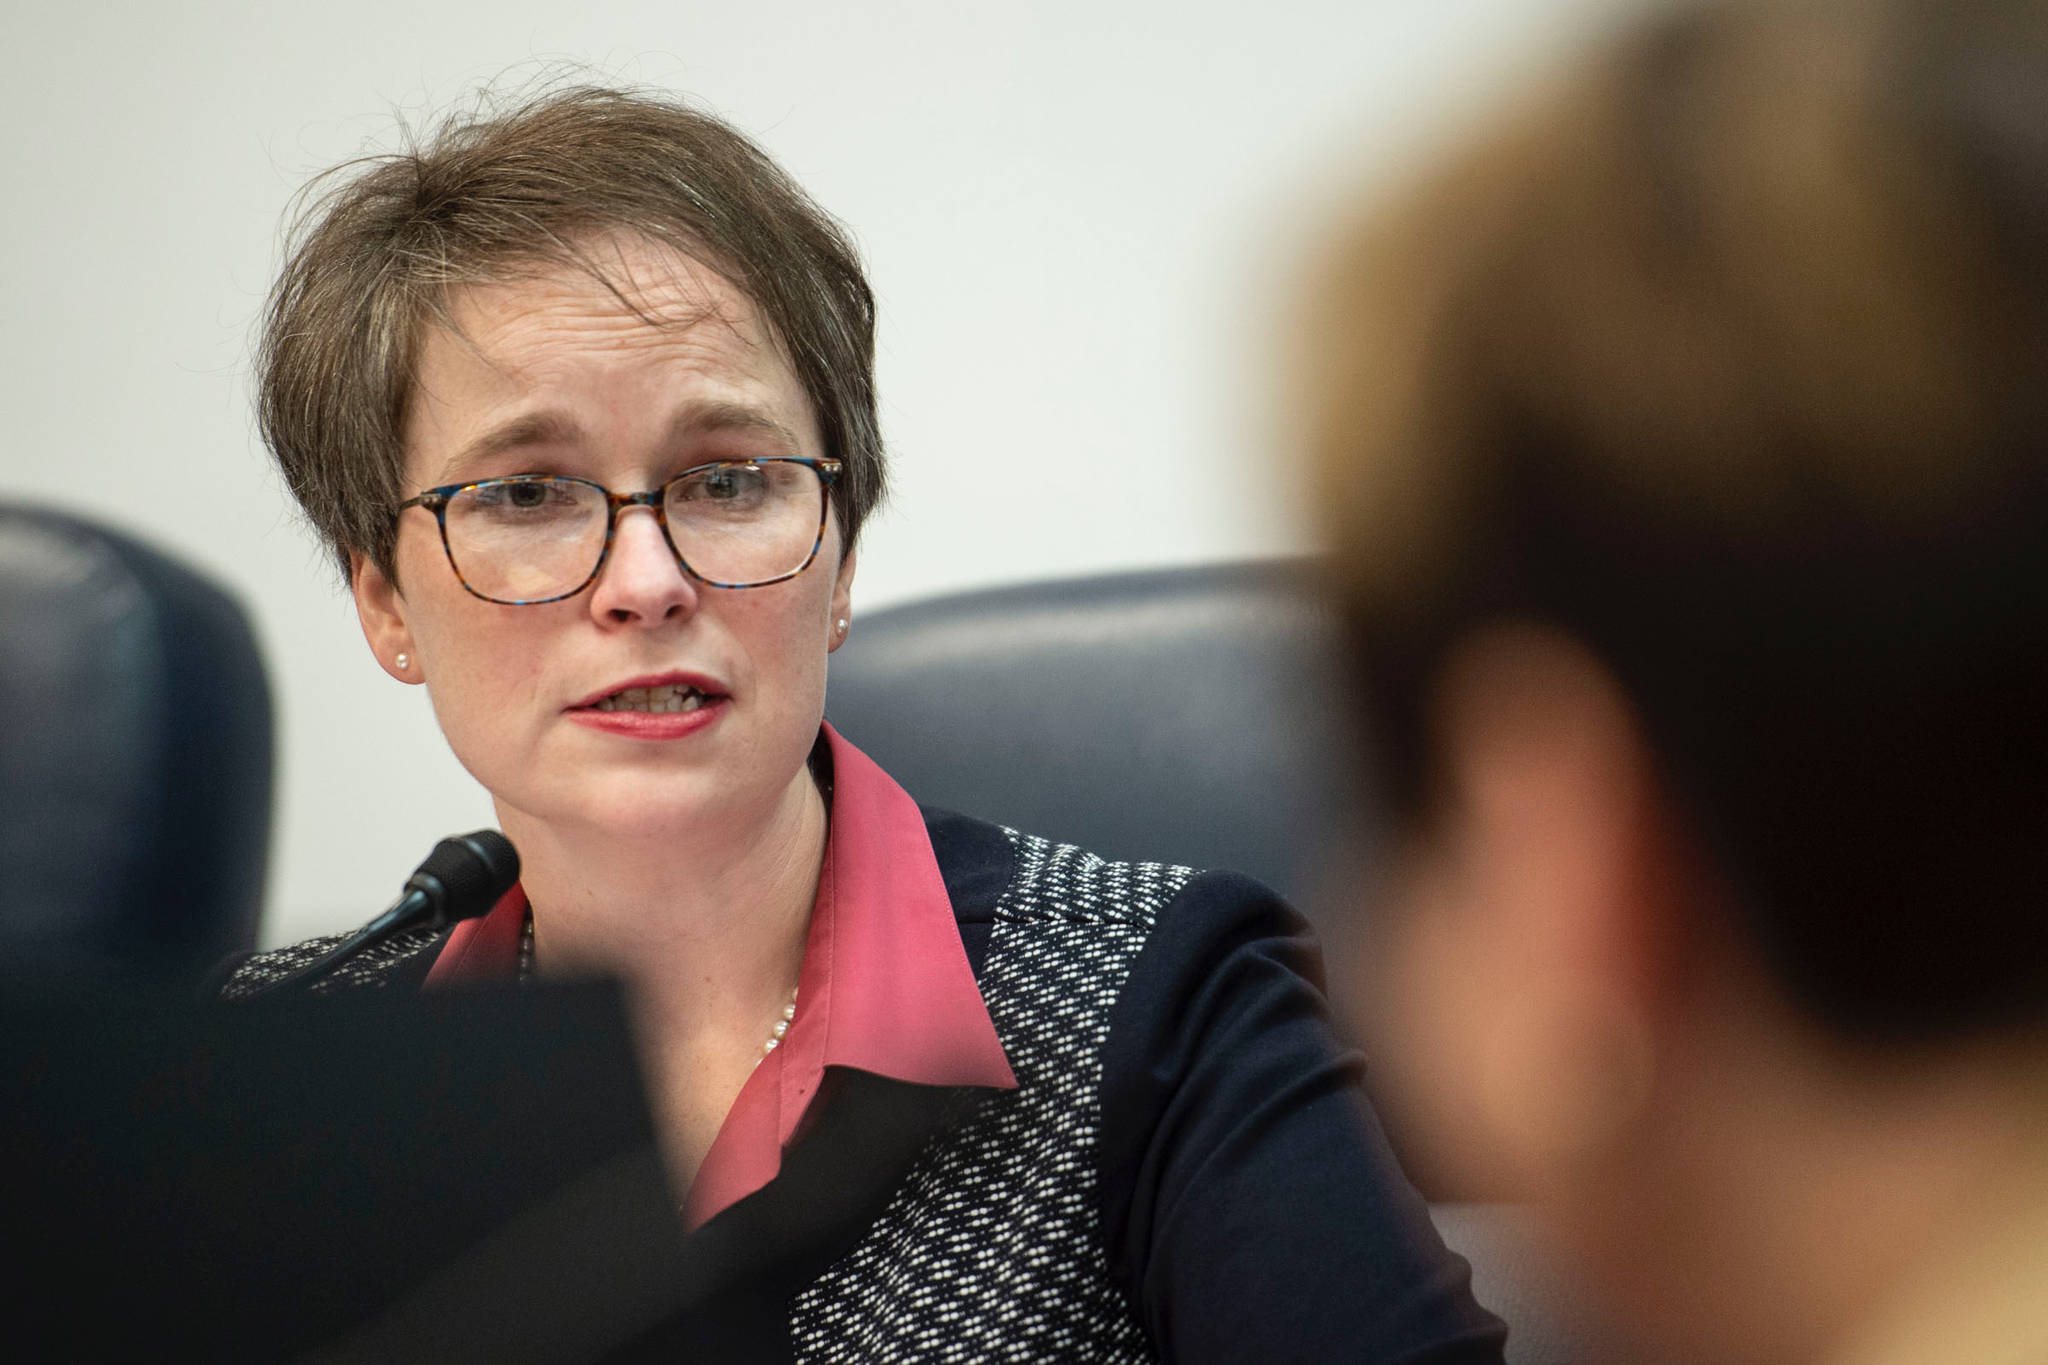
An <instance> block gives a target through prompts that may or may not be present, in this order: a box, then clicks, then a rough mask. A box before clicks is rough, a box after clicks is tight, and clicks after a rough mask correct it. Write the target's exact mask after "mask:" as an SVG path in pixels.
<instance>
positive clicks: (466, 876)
mask: <svg viewBox="0 0 2048 1365" xmlns="http://www.w3.org/2000/svg"><path fill="white" fill-rule="evenodd" d="M518 880H519V850H518V849H516V848H514V847H512V841H511V840H510V839H507V838H506V837H505V836H504V835H502V834H500V833H498V831H496V830H494V829H480V830H477V831H476V832H475V833H473V834H455V835H450V836H449V837H448V838H446V839H443V840H442V841H441V842H440V843H438V844H435V845H434V851H433V852H432V853H429V854H428V855H427V859H426V861H425V862H423V863H421V864H420V865H419V867H418V868H417V869H415V870H414V872H413V874H412V876H410V877H408V878H407V879H406V882H405V890H404V891H402V892H401V893H399V897H398V899H397V900H395V901H393V902H392V903H391V908H390V909H389V910H386V911H385V912H384V913H383V914H381V915H379V916H377V918H375V919H373V920H371V921H370V922H369V923H368V924H365V925H364V926H363V927H362V928H360V929H358V930H356V931H355V932H354V933H353V934H350V935H349V936H348V937H347V938H345V939H343V940H342V941H341V942H339V943H337V944H335V945H334V946H333V947H332V948H329V949H328V950H327V951H326V952H324V953H322V954H320V956H318V957H316V958H314V959H313V960H312V961H311V962H308V963H305V964H304V965H302V966H299V967H297V968H294V969H293V970H292V971H290V972H287V973H286V974H285V975H283V976H281V977H279V978H278V979H277V980H275V981H271V982H267V983H265V984H264V985H262V986H260V987H258V988H257V989H256V990H254V991H251V992H250V993H249V996H245V997H244V998H245V999H248V998H251V997H254V996H258V995H266V994H268V993H270V992H271V991H276V990H282V989H283V988H284V987H286V986H289V985H292V984H294V983H296V982H299V981H303V980H305V979H306V978H307V977H309V976H314V975H317V974H319V973H322V972H326V971H329V970H331V969H332V968H334V967H335V966H337V965H338V964H340V963H342V962H344V961H346V960H347V959H349V958H351V957H354V956H355V955H356V954H357V953H360V952H362V951H363V950H364V949H365V948H369V947H372V946H374V945H376V944H379V943H382V942H384V941H385V940H386V939H390V938H395V937H396V936H398V935H399V934H403V933H408V932H410V931H412V930H414V929H437V930H438V929H446V928H448V927H449V926H450V925H453V924H455V923H457V922H458V921H461V920H466V919H474V918H476V917H477V916H478V915H481V914H484V913H485V912H486V911H488V910H489V909H490V908H491V907H492V906H494V905H496V904H497V903H498V901H499V900H500V899H501V898H502V897H503V896H504V894H505V893H506V892H507V891H510V890H511V889H512V884H513V883H514V882H516V881H518Z"/></svg>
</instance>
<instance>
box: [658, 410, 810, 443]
mask: <svg viewBox="0 0 2048 1365" xmlns="http://www.w3.org/2000/svg"><path fill="white" fill-rule="evenodd" d="M722 431H741V432H747V431H752V432H760V433H762V434H764V435H768V436H773V437H774V438H775V439H776V440H778V441H780V442H782V443H783V444H784V445H787V446H788V447H789V448H790V449H791V450H795V449H797V448H798V446H800V445H801V444H802V443H801V442H800V441H799V440H798V439H797V435H796V433H795V432H793V431H791V430H790V429H789V427H788V426H787V425H785V424H784V423H783V422H782V421H781V420H779V419H778V418H777V417H776V416H775V414H773V413H772V412H769V411H768V410H767V409H766V408H759V407H755V406H753V405H752V404H749V403H730V402H707V403H692V404H691V405H690V406H688V407H686V408H684V409H683V410H682V411H681V412H679V413H677V414H676V419H675V421H674V422H673V423H671V424H670V427H669V436H670V438H671V439H673V440H678V441H680V440H684V439H687V438H689V437H692V436H704V435H708V434H710V433H713V432H722Z"/></svg>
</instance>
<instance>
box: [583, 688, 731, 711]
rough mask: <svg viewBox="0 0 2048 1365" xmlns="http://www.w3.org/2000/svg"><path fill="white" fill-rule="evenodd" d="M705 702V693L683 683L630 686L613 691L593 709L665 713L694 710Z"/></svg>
mask: <svg viewBox="0 0 2048 1365" xmlns="http://www.w3.org/2000/svg"><path fill="white" fill-rule="evenodd" d="M703 704H704V694H703V693H702V692H699V691H698V690H697V689H696V688H694V687H686V686H684V685H683V684H682V683H665V684H663V685H662V686H660V687H628V688H624V689H622V690H620V691H618V692H614V693H612V694H611V695H610V696H609V697H606V698H605V699H604V700H602V701H600V702H599V703H598V704H597V705H596V706H594V707H592V708H591V709H592V710H594V711H650V712H654V713H656V714H664V713H668V712H674V711H694V710H696V709H697V708H698V707H700V706H702V705H703Z"/></svg>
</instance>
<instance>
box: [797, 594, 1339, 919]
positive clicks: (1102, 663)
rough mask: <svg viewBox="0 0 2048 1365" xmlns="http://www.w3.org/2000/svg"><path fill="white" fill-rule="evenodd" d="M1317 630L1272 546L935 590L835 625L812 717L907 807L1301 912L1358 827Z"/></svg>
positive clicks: (1313, 608)
mask: <svg viewBox="0 0 2048 1365" xmlns="http://www.w3.org/2000/svg"><path fill="white" fill-rule="evenodd" d="M1326 629H1327V626H1326V622H1325V619H1324V617H1323V615H1322V612H1321V610H1320V608H1319V607H1318V606H1317V604H1316V600H1315V597H1314V594H1313V593H1312V592H1311V590H1310V588H1309V585H1308V583H1307V581H1306V578H1305V575H1304V573H1303V570H1302V566H1300V565H1298V564H1293V563H1288V562H1268V563H1251V564H1232V565H1220V566H1203V567H1198V568H1188V569H1169V570H1163V571H1153V572H1145V573H1129V574H1115V575H1108V576H1104V577H1099V578H1083V579H1073V580H1068V581H1063V582H1052V583H1036V584H1030V585H1027V586H1023V587H1010V588H997V589H993V590H989V591H984V592H974V593H967V594H963V595H959V596H953V597H942V598H937V599H933V600H930V601H924V602H918V603H914V604H911V605H908V606H902V607H897V608H894V609H891V610H886V611H879V612H875V613H873V614H871V615H865V616H862V617H861V618H860V619H859V620H858V621H856V622H855V624H854V630H853V633H852V635H851V636H849V637H848V639H847V642H846V644H845V645H844V646H843V647H842V648H841V649H840V651H839V652H838V653H837V654H835V655H834V656H833V657H832V665H831V678H830V686H829V690H828V695H827V700H826V714H827V715H828V716H829V717H830V718H831V720H832V722H833V723H834V724H835V725H836V726H838V728H839V729H840V731H841V732H842V733H844V734H845V735H846V737H847V738H848V739H850V740H852V741H853V742H854V743H855V744H856V745H858V746H860V747H861V748H862V749H863V750H865V751H866V752H867V753H868V754H869V755H870V756H872V757H873V758H874V759H875V761H876V762H878V763H880V764H881V765H882V767H883V768H884V769H886V770H887V771H888V772H889V773H890V774H891V775H893V776H894V777H895V778H896V780H897V781H899V782H901V783H902V784H903V786H904V788H905V789H906V790H908V791H909V792H910V793H911V794H912V795H913V796H915V797H916V798H917V799H918V800H919V801H922V802H924V803H926V804H928V805H934V806H943V807H945V808H947V809H949V810H958V811H961V812H963V813H965V814H970V815H973V816H976V817H978V818H980V819H984V820H994V821H997V822H999V823H1002V824H1006V825H1010V826H1012V827H1014V828H1017V829H1022V830H1027V831H1029V832H1030V833H1033V834H1040V835H1044V836H1046V837H1047V838H1052V839H1060V840H1064V841H1066V842H1069V843H1074V844H1079V845H1081V846H1082V847H1084V848H1087V849H1090V850H1092V851H1094V852H1096V853H1100V854H1102V855H1103V856H1105V857H1115V858H1142V859H1150V860H1153V861H1160V862H1180V863H1186V864H1189V865H1191V866H1196V867H1227V868H1233V869H1236V870H1237V871H1240V872H1246V873H1250V874H1251V875H1252V876H1255V877H1257V878H1259V879H1260V880H1261V881H1263V882H1265V883H1266V884H1267V885H1268V886H1271V887H1273V888H1275V889H1276V890H1278V891H1280V892H1281V893H1283V894H1284V895H1286V896H1288V897H1289V898H1290V899H1291V900H1292V901H1293V902H1294V903H1295V904H1296V905H1297V906H1300V907H1302V908H1303V910H1304V912H1305V913H1308V914H1309V915H1310V917H1311V918H1312V919H1313V918H1316V917H1317V915H1316V908H1317V904H1318V902H1319V900H1320V897H1319V896H1318V895H1316V894H1315V893H1316V890H1317V887H1318V884H1319V883H1320V882H1321V881H1322V879H1323V877H1324V876H1325V875H1326V873H1327V870H1328V868H1329V866H1330V861H1331V859H1330V855H1331V854H1332V852H1333V850H1334V849H1335V848H1336V847H1337V841H1338V840H1339V839H1349V838H1356V837H1358V836H1360V835H1361V834H1363V833H1364V832H1365V831H1366V830H1368V829H1369V828H1370V822H1369V821H1366V820H1365V819H1364V818H1363V816H1362V815H1361V814H1360V809H1361V808H1360V803H1359V802H1358V801H1357V800H1356V797H1355V789H1354V786H1353V784H1352V782H1351V779H1350V774H1351V772H1352V768H1353V764H1352V762H1351V757H1352V756H1351V754H1350V753H1348V752H1342V751H1340V748H1341V745H1342V743H1343V740H1342V739H1341V736H1342V735H1343V733H1344V731H1343V726H1342V717H1341V716H1340V715H1338V714H1337V713H1336V712H1335V710H1334V709H1333V706H1332V697H1333V689H1332V688H1331V687H1330V686H1329V685H1328V681H1327V678H1326V677H1325V673H1324V664H1323V644H1324V634H1325V631H1326Z"/></svg>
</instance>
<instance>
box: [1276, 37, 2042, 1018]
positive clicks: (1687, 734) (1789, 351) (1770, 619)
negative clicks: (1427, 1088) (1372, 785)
mask: <svg viewBox="0 0 2048 1365" xmlns="http://www.w3.org/2000/svg"><path fill="white" fill-rule="evenodd" d="M2044 90H2048V19H2044V7H2043V6H2042V5H2041V4H2039V3H2019V2H2015V0H1896V2H1893V3H1885V2H1884V0H1877V2H1875V3H1869V4H1862V5H1855V4H1847V3H1834V4H1829V3H1803V2H1801V0H1772V3H1770V4H1747V5H1734V6H1722V7H1719V8H1715V9H1695V10H1691V11H1685V12H1680V13H1677V14H1674V15H1667V16H1664V17H1660V18H1658V19H1657V20H1655V21H1653V22H1652V23H1651V24H1650V25H1649V26H1648V27H1646V28H1644V29H1641V30H1639V31H1638V32H1637V33H1636V34H1635V35H1634V36H1632V37H1631V38H1630V40H1629V41H1627V42H1625V43H1623V44H1621V45H1619V46H1618V47H1617V48H1615V49H1612V50H1609V51H1607V52H1605V53H1604V54H1602V58H1601V59H1600V60H1599V61H1597V62H1596V63H1595V64H1594V65H1593V66H1592V67H1591V68H1590V69H1586V70H1582V71H1581V72H1579V73H1578V74H1577V75H1576V76H1575V77H1573V78H1572V79H1571V80H1569V81H1568V82H1566V83H1564V84H1563V85H1561V86H1558V87H1553V88H1552V89H1550V90H1549V91H1548V92H1546V93H1545V95H1544V96H1543V98H1542V99H1541V100H1540V101H1538V102H1537V103H1536V104H1535V105H1534V107H1532V108H1528V109H1525V110H1523V111H1521V116H1520V117H1519V118H1518V119H1517V120H1516V121H1515V122H1514V123H1513V125H1512V126H1511V127H1508V128H1507V129H1506V130H1505V131H1503V132H1502V133H1501V134H1499V135H1498V136H1496V137H1495V138H1494V140H1492V141H1491V142H1490V143H1487V144H1485V145H1483V146H1482V147H1480V148H1479V149H1477V150H1476V151H1474V152H1473V153H1471V154H1470V155H1468V156H1467V157H1465V158H1464V159H1463V160H1462V161H1460V162H1458V163H1457V164H1456V165H1454V166H1453V167H1452V169H1451V170H1450V171H1449V172H1448V173H1446V174H1444V175H1443V176H1441V177H1440V178H1439V179H1438V180H1437V181H1435V182H1434V183H1433V184H1432V185H1431V186H1430V187H1428V188H1427V189H1426V190H1425V191H1424V192H1423V193H1421V194H1420V195H1418V196H1417V197H1416V198H1415V199H1413V200H1412V201H1410V202H1409V203H1408V204H1407V205H1406V207H1405V209H1404V211H1403V212H1401V213H1399V214H1397V215H1395V216H1394V217H1392V218H1391V219H1381V220H1377V221H1376V223H1375V225H1374V226H1373V227H1371V228H1369V229H1367V230H1362V231H1355V232H1353V233H1351V234H1350V235H1348V236H1347V238H1346V239H1345V241H1344V243H1343V245H1342V246H1341V247H1340V249H1339V252H1338V254H1337V259H1336V260H1335V262H1334V264H1333V268H1332V269H1331V270H1330V271H1329V272H1328V274H1327V275H1326V277H1325V278H1324V279H1323V280H1322V281H1320V283H1321V285H1322V287H1321V289H1320V290H1319V291H1318V298H1319V299H1320V303H1319V304H1318V305H1317V306H1318V308H1319V312H1320V319H1319V321H1318V322H1317V324H1316V325H1314V326H1312V327H1311V328H1309V329H1308V330H1307V332H1306V333H1305V335H1306V336H1307V338H1308V340H1309V344H1310V346H1311V348H1312V349H1311V350H1310V351H1309V353H1308V355H1307V357H1306V358H1305V359H1304V363H1303V368H1304V370H1305V371H1306V372H1307V373H1308V375H1309V380H1310V382H1309V385H1308V389H1307V392H1306V395H1305V397H1304V402H1305V404H1306V406H1307V407H1308V409H1309V410H1310V412H1311V414H1312V415H1311V417H1310V421H1311V424H1312V427H1313V431H1314V436H1313V441H1314V445H1315V458H1316V461H1317V464H1318V468H1319V473H1320V485H1321V490H1322V493H1323V504H1324V506H1325V507H1326V508H1327V509H1328V517H1329V523H1328V524H1329V526H1330V528H1331V530H1332V532H1333V538H1334V543H1335V545H1336V551H1335V556H1334V560H1333V563H1334V573H1335V585H1336V589H1337V592H1338V594H1339V596H1340V598H1341V602H1342V606H1343V610H1344V614H1345V617H1346V620H1347V622H1348V630H1349V638H1350V646H1349V648H1350V652H1351V653H1352V655H1353V661H1354V663H1355V665H1356V667H1357V670H1358V676H1359V677H1360V679H1361V681H1362V684H1363V692H1362V695H1363V697H1364V699H1365V700H1366V702H1367V703H1368V706H1367V709H1368V715H1369V719H1370V721H1371V724H1370V726H1369V727H1368V728H1369V729H1370V730H1372V731H1373V732H1374V735H1375V741H1376V742H1375V747H1374V755H1373V757H1374V762H1375V764H1376V766H1377V767H1378V768H1379V769H1380V771H1381V773H1382V774H1383V775H1384V776H1385V777H1386V778H1387V789H1388V791H1389V792H1390V793H1391V795H1392V797H1393V799H1394V801H1395V803H1396V806H1397V808H1398V809H1399V810H1400V811H1401V812H1402V813H1404V814H1406V815H1407V816H1409V817H1411V818H1413V819H1416V820H1421V819H1423V818H1425V817H1426V814H1427V812H1428V810H1429V809H1430V806H1431V803H1432V801H1433V798H1434V793H1433V790H1432V788H1433V784H1434V783H1435V781H1436V780H1437V771H1436V770H1437V755H1436V749H1435V740H1434V739H1433V737H1432V736H1431V735H1430V733H1429V719H1428V718H1429V715H1430V710H1431V708H1430V698H1431V694H1432V692H1433V689H1434V687H1435V683H1436V680H1437V678H1438V677H1439V675H1440V673H1441V670H1442V667H1443V665H1444V662H1445V660H1446V658H1447V657H1448V654H1449V651H1450V649H1451V648H1452V647H1453V646H1454V645H1455V644H1456V643H1457V641H1458V640H1459V638H1460V637H1461V636H1463V635H1465V634H1466V633H1468V632H1469V631H1471V630H1473V629H1475V628H1478V627H1481V626H1483V625H1485V624H1486V623H1487V622H1489V621H1490V620H1529V621H1535V622H1540V623H1543V624H1546V625H1549V626H1553V627H1555V628H1558V629H1561V630H1563V631H1565V632H1566V633H1568V634H1570V635H1571V636H1573V637H1574V638H1576V639H1578V640H1579V641H1580V642H1582V643H1583V644H1584V645H1585V646H1586V647H1587V648H1589V649H1591V650H1592V651H1593V652H1594V653H1595V654H1596V655H1597V656H1599V657H1600V658H1601V659H1602V661H1603V662H1604V663H1605V664H1606V666H1607V667H1608V668H1609V669H1610V670H1611V671H1612V672H1613V673H1614V675H1615V677H1616V679H1617V681H1618V682H1619V683H1620V684H1621V685H1622V686H1623V688H1624V689H1625V690H1626V691H1627V693H1628V695H1629V697H1630V699H1631V702H1632V704H1633V705H1634V707H1635V708H1636V711H1637V713H1638V715H1639V717H1640V719H1641V723H1642V724H1643V727H1644V730H1645V732H1646V734H1647V736H1648V740H1649V743H1650V745H1651V747H1652V748H1653V750H1654V751H1655V753H1656V757H1657V760H1658V762H1659V764H1660V765H1661V768H1662V770H1663V776H1664V780H1665V784H1666V787H1667V788H1668V792H1669V795H1670V796H1671V799H1672V800H1673V802H1674V803H1675V805H1676V807H1677V808H1678V809H1679V810H1680V811H1682V812H1683V816H1684V818H1685V819H1686V821H1687V823H1688V826H1689V828H1690V832H1691V833H1692V834H1693V835H1695V836H1696V837H1697V838H1698V839H1699V840H1700V842H1701V844H1702V845H1703V846H1704V848H1705V851H1706V853H1707V855H1708V857H1709V858H1710V859H1711V860H1712V862H1713V863H1714V865H1715V870H1716V872H1717V874H1719V875H1721V876H1723V877H1725V879H1726V880H1727V881H1728V882H1729V883H1730V884H1731V886H1732V887H1733V889H1734V892H1735V900H1736V901H1737V902H1738V903H1739V904H1740V906H1741V908H1742V912H1743V914H1744V915H1745V917H1746V923H1745V925H1744V930H1745V936H1746V937H1747V938H1748V939H1749V940H1750V941H1751V942H1753V943H1754V944H1755V945H1756V946H1757V948H1758V950H1759V952H1760V955H1761V957H1762V958H1763V960H1765V961H1766V962H1768V963H1769V964H1770V966H1771V968H1772V970H1773V971H1774V973H1775V974H1776V976H1777V977H1778V978H1779V980H1780V981H1781V982H1782V983H1783V985H1784V986H1785V988H1786V990H1787V994H1788V996H1789V997H1790V998H1792V999H1794V1000H1796V1001H1798V1002H1799V1003H1801V1004H1802V1005H1804V1006H1806V1007H1808V1008H1809V1010H1810V1011H1811V1012H1812V1013H1813V1014H1814V1015H1815V1016H1816V1017H1818V1018H1820V1019H1821V1020H1823V1021H1825V1022H1826V1023H1827V1024H1829V1025H1830V1026H1833V1027H1835V1028H1837V1029H1839V1030H1842V1031H1846V1032H1854V1033H1858V1034H1862V1035H1872V1036H1876V1035H1887V1036H1918V1037H1931V1036H1937V1035H1942V1034H1953V1033H1958V1032H1962V1031H1967V1030H1971V1029H1975V1028H1982V1027H1990V1026H1993V1025H2001V1024H2006V1023H2010V1022H2011V1021H2013V1020H2015V1019H2020V1020H2025V1021H2031V1022H2039V1021H2041V1020H2042V1019H2043V1018H2044V1017H2048V925H2044V907H2048V892H2044V885H2048V883H2044V879H2043V875H2042V853H2043V850H2044V849H2048V265H2044V263H2048V134H2044V129H2048V100H2044V97H2043V94H2042V92H2043V91H2044Z"/></svg>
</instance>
